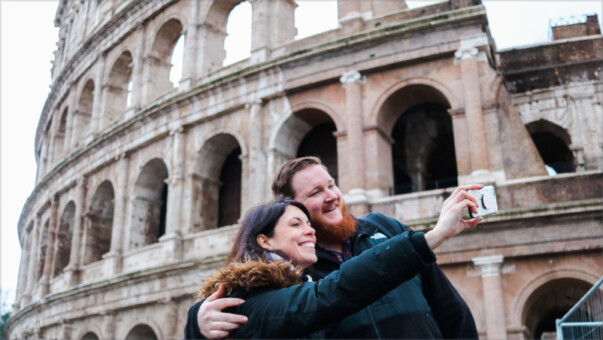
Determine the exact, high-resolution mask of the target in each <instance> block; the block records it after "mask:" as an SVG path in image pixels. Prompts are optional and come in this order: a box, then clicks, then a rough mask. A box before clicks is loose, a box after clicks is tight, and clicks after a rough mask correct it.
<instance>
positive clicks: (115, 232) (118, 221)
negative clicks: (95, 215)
mask: <svg viewBox="0 0 603 340" xmlns="http://www.w3.org/2000/svg"><path fill="white" fill-rule="evenodd" d="M117 167H118V171H117V172H118V173H119V174H120V176H119V177H118V178H117V185H116V190H115V206H114V211H113V227H112V230H111V249H110V250H109V252H108V253H107V254H104V255H103V259H105V260H106V261H105V262H106V266H107V269H106V270H107V272H110V273H113V274H117V273H120V272H121V270H122V267H123V258H122V256H123V244H124V241H123V235H125V233H126V226H127V225H128V223H127V214H126V211H127V207H128V202H129V200H128V197H129V196H128V178H129V171H130V157H129V155H128V154H122V155H121V157H120V159H119V161H118V163H117Z"/></svg>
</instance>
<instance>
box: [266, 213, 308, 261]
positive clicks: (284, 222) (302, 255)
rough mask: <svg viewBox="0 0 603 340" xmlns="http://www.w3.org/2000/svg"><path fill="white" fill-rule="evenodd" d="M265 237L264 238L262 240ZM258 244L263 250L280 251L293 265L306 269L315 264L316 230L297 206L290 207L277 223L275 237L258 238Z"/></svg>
mask: <svg viewBox="0 0 603 340" xmlns="http://www.w3.org/2000/svg"><path fill="white" fill-rule="evenodd" d="M261 236H263V238H261ZM258 243H259V244H260V246H262V247H263V248H269V247H270V248H272V249H273V250H280V251H281V252H283V253H284V254H285V255H287V256H288V257H289V259H291V261H293V264H295V265H298V266H302V267H304V268H306V267H308V266H310V265H312V264H314V263H315V262H316V261H317V260H318V258H317V257H316V250H315V249H314V246H315V244H316V237H315V236H314V229H313V228H312V227H311V226H310V220H308V217H307V216H306V214H304V213H303V211H301V209H299V208H298V207H296V206H293V205H289V206H287V207H286V208H285V212H284V213H283V215H282V216H281V217H280V218H279V220H278V221H277V222H276V226H275V228H274V235H272V237H266V236H264V235H260V236H258Z"/></svg>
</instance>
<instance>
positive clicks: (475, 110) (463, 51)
mask: <svg viewBox="0 0 603 340" xmlns="http://www.w3.org/2000/svg"><path fill="white" fill-rule="evenodd" d="M460 45H461V46H460V48H459V49H458V50H457V51H456V52H455V54H454V56H455V62H457V63H458V65H459V66H460V73H461V83H462V85H463V93H464V101H465V116H466V122H467V133H468V136H469V144H470V149H471V152H470V161H471V175H472V177H475V180H476V181H479V182H492V179H491V178H490V176H489V171H490V165H489V160H488V143H487V140H486V129H485V124H484V112H483V109H482V95H481V90H480V84H481V83H480V80H479V66H478V56H479V53H480V50H479V49H480V48H481V49H483V48H484V46H488V42H487V39H486V37H485V36H483V37H482V36H479V37H477V38H476V37H470V38H462V39H461V44H460Z"/></svg>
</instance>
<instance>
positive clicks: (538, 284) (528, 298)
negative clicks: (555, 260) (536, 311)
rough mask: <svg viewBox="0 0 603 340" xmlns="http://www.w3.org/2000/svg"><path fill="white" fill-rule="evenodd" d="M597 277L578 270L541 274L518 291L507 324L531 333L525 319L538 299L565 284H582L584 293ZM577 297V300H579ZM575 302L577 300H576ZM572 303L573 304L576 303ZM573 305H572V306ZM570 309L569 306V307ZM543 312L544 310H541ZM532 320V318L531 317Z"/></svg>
mask: <svg viewBox="0 0 603 340" xmlns="http://www.w3.org/2000/svg"><path fill="white" fill-rule="evenodd" d="M597 279H598V277H597V276H596V275H594V274H592V273H590V272H587V271H584V270H578V269H567V268H564V269H556V270H551V271H549V272H546V273H543V274H541V275H539V276H537V277H535V278H534V279H532V280H531V281H530V282H528V283H527V284H525V285H524V287H521V288H520V289H519V290H518V292H519V293H518V294H517V297H516V298H515V300H514V301H513V302H512V304H511V306H512V307H511V313H510V316H511V320H509V321H508V322H509V324H510V325H513V326H516V327H520V326H522V325H523V326H525V327H526V329H527V331H528V332H531V331H532V330H530V327H529V326H530V325H526V319H527V318H528V314H529V313H530V308H531V307H533V306H537V305H536V304H535V303H537V302H538V300H539V299H538V298H540V297H543V296H545V294H547V293H548V292H550V291H554V290H555V289H553V288H555V287H559V286H562V285H563V283H564V282H565V283H566V284H567V283H568V282H570V283H571V282H574V283H575V282H582V283H584V284H585V285H586V289H585V290H584V292H583V293H586V291H587V290H588V289H589V288H590V287H591V286H592V285H593V284H595V282H596V281H597ZM580 297H581V296H580ZM580 297H578V298H580ZM576 301H577V300H576ZM576 301H574V303H575V302H576ZM572 305H573V304H572ZM570 307H571V306H570ZM543 310H544V309H543ZM532 318H533V317H532Z"/></svg>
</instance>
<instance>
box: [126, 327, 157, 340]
mask: <svg viewBox="0 0 603 340" xmlns="http://www.w3.org/2000/svg"><path fill="white" fill-rule="evenodd" d="M126 340H157V335H156V334H155V332H154V331H153V329H152V328H151V327H149V326H147V325H137V326H135V327H134V328H132V330H131V331H130V332H128V335H126Z"/></svg>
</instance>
